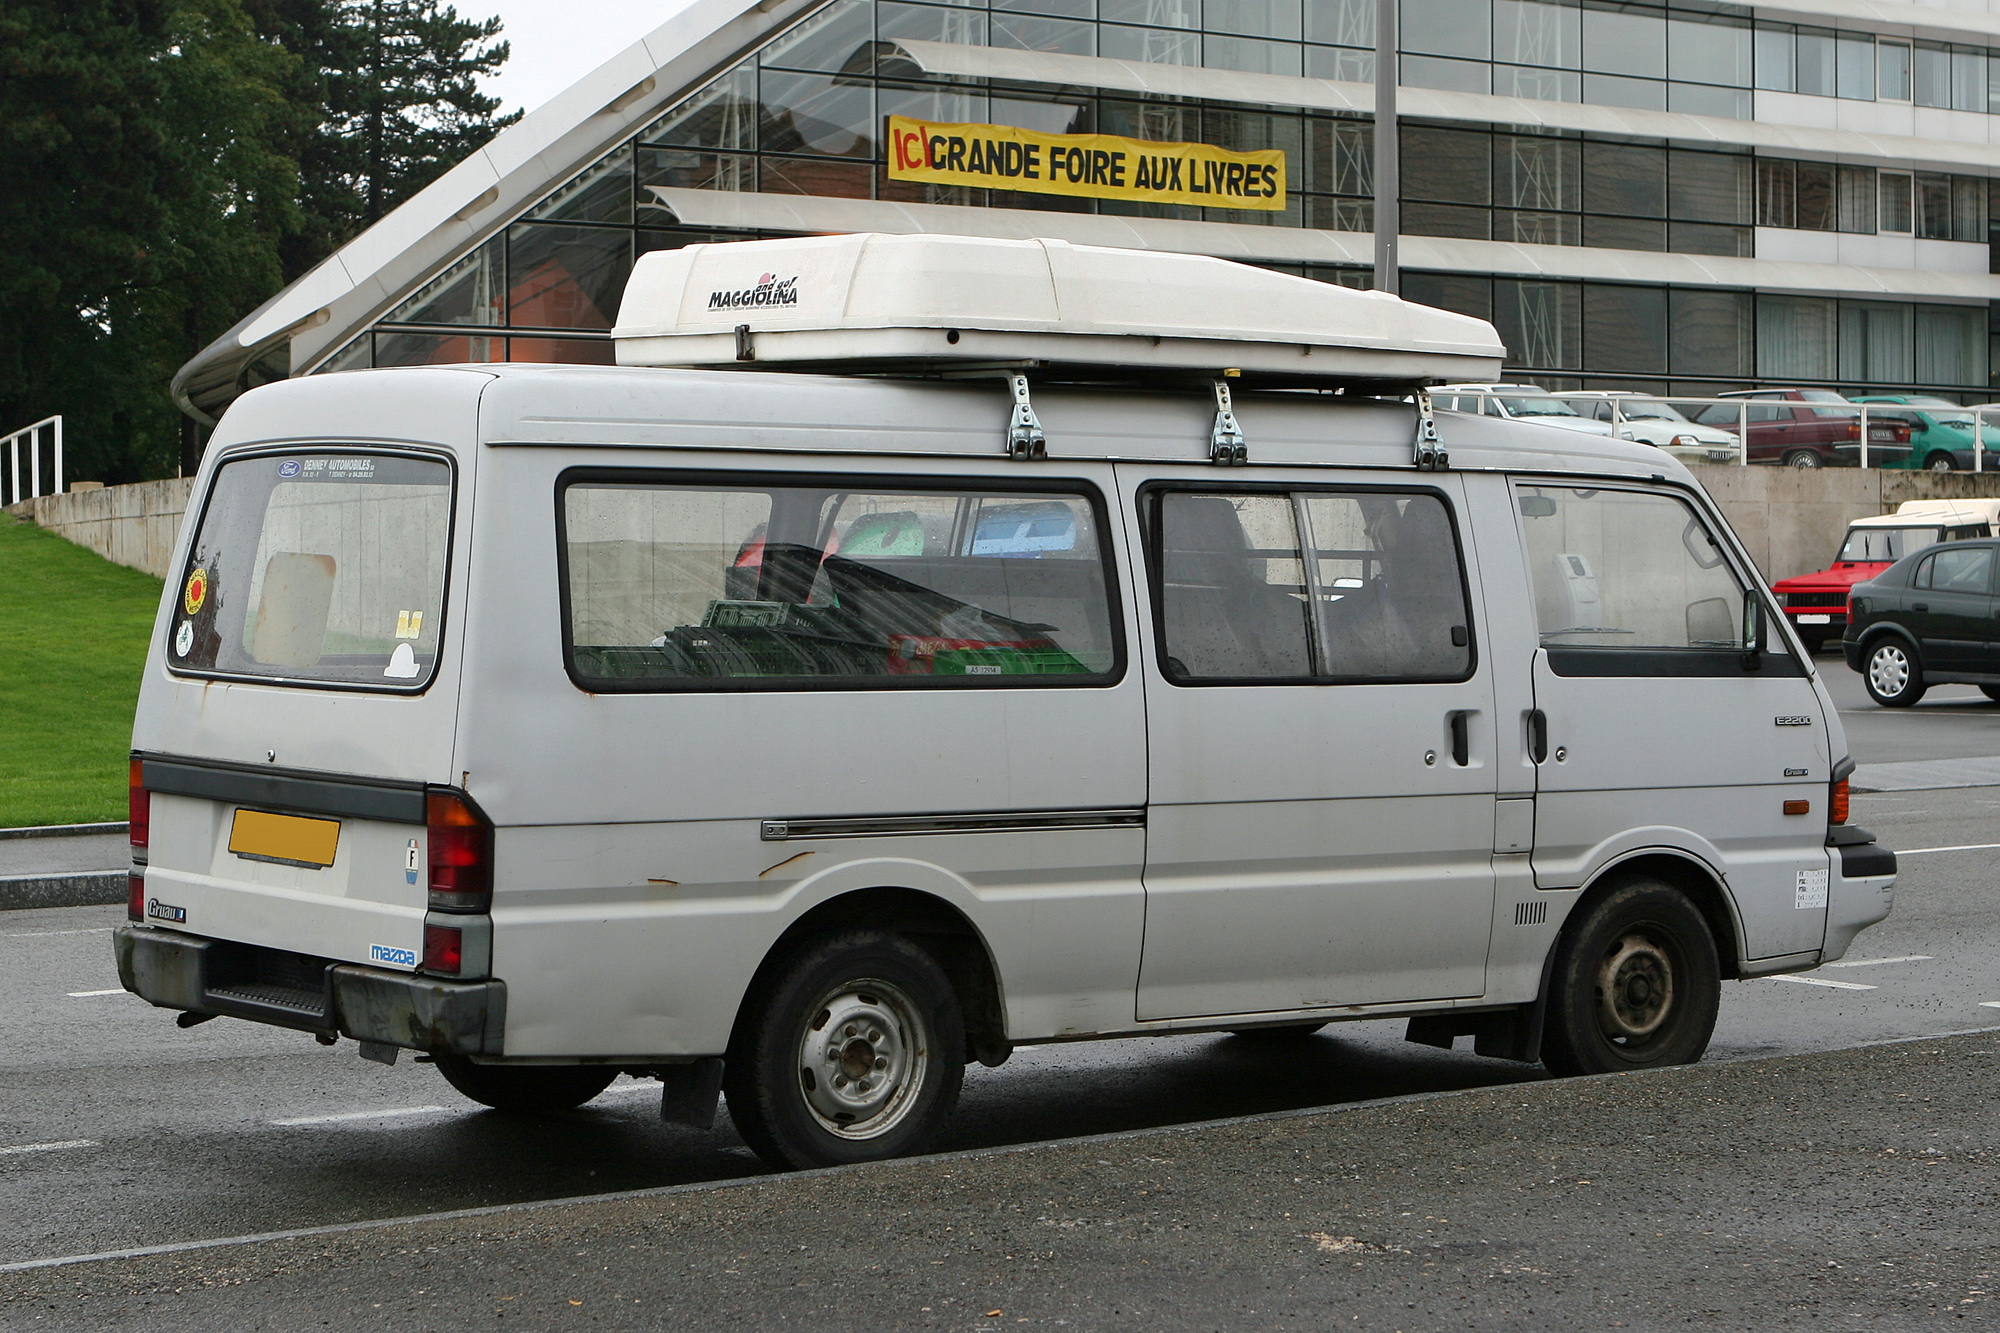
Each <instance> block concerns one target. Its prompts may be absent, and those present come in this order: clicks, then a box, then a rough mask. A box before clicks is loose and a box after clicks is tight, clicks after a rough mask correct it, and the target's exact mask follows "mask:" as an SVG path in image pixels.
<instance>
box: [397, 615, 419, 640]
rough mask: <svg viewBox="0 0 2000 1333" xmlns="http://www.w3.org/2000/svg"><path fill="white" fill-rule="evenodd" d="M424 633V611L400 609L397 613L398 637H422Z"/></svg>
mask: <svg viewBox="0 0 2000 1333" xmlns="http://www.w3.org/2000/svg"><path fill="white" fill-rule="evenodd" d="M423 634H424V613H423V612H421V611H398V612H397V613H396V637H397V638H399V639H420V638H422V637H423Z"/></svg>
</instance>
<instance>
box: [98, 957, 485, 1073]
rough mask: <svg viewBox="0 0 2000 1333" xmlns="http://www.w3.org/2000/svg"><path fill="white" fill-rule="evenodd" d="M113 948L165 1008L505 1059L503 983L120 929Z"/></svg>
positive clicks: (127, 979)
mask: <svg viewBox="0 0 2000 1333" xmlns="http://www.w3.org/2000/svg"><path fill="white" fill-rule="evenodd" d="M112 940H113V943H114V946H115V948H116V949H117V953H118V979H119V981H121V982H123V983H124V986H125V989H126V990H128V991H131V992H132V993H133V994H134V995H137V996H139V997H140V998H141V999H144V1000H146V1001H148V1002H149V1003H152V1004H155V1005H158V1006H159V1007H160V1008H162V1009H184V1010H189V1011H192V1012H194V1013H204V1014H224V1015H228V1016H230V1017H232V1018H247V1019H249V1020H251V1021H252V1022H257V1023H271V1024H275V1025H276V1026H279V1027H288V1028H298V1029H300V1030H301V1031H305V1032H313V1033H318V1034H320V1035H322V1036H336V1035H339V1036H347V1037H352V1038H354V1039H355V1040H356V1041H366V1042H379V1043H382V1044H385V1045H389V1046H405V1047H408V1048H410V1049H411V1050H417V1051H430V1052H433V1053H437V1052H443V1053H448V1054H452V1055H499V1054H501V1053H502V1052H501V1038H502V1035H503V1033H504V1031H505V1029H506V1024H507V983H505V982H503V981H445V980H442V979H439V978H435V977H425V976H416V975H412V974H411V973H407V972H389V971H385V970H383V969H381V968H374V967H362V966H359V965H358V964H354V963H334V962H322V961H321V960H301V959H299V957H298V956H297V955H291V954H285V955H278V954H277V953H276V951H273V950H259V949H255V948H252V947H251V946H248V945H241V944H235V943H233V942H230V941H226V940H206V939H201V938H199V937H198V936H194V935H183V934H180V933H178V932H176V931H170V930H155V929H153V928H152V927H150V926H120V927H118V929H117V931H116V932H115V933H114V934H113V936H112ZM278 958H281V959H282V960H283V961H284V962H285V964H286V972H285V974H284V976H283V977H282V978H278V979H273V978H272V977H271V976H270V975H269V973H268V972H267V971H266V970H265V969H264V967H263V965H264V964H265V963H266V962H269V961H271V960H273V959H278ZM302 963H303V964H308V965H307V966H301V964H302ZM313 963H318V964H319V965H318V966H311V965H310V964H313Z"/></svg>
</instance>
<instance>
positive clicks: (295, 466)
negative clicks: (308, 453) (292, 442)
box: [278, 458, 299, 477]
mask: <svg viewBox="0 0 2000 1333" xmlns="http://www.w3.org/2000/svg"><path fill="white" fill-rule="evenodd" d="M278 475H279V476H281V477H296V476H298V475H299V460H298V459H296V458H287V459H286V460H285V461H284V462H282V463H280V464H278Z"/></svg>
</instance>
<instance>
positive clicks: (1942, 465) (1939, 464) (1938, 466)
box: [1924, 449, 1958, 472]
mask: <svg viewBox="0 0 2000 1333" xmlns="http://www.w3.org/2000/svg"><path fill="white" fill-rule="evenodd" d="M1957 466H1958V460H1957V459H1955V458H1953V457H1952V456H1951V455H1950V454H1948V453H1946V452H1945V451H1944V450H1942V449H1940V450H1938V451H1937V452H1936V453H1934V454H1932V455H1931V456H1930V457H1929V458H1926V459H1925V460H1924V471H1926V472H1950V471H1951V470H1952V469H1954V468H1956V467H1957Z"/></svg>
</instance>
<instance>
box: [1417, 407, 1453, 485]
mask: <svg viewBox="0 0 2000 1333" xmlns="http://www.w3.org/2000/svg"><path fill="white" fill-rule="evenodd" d="M1415 397H1416V403H1417V447H1416V453H1415V456H1414V460H1413V461H1414V462H1415V463H1416V465H1417V471H1419V472H1443V471H1445V470H1446V469H1448V468H1449V467H1450V466H1451V455H1450V454H1448V453H1446V452H1445V449H1444V445H1443V444H1442V443H1441V442H1440V441H1439V440H1438V423H1437V418H1436V417H1435V416H1433V415H1431V395H1430V391H1429V390H1427V389H1419V390H1417V392H1416V395H1415Z"/></svg>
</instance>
